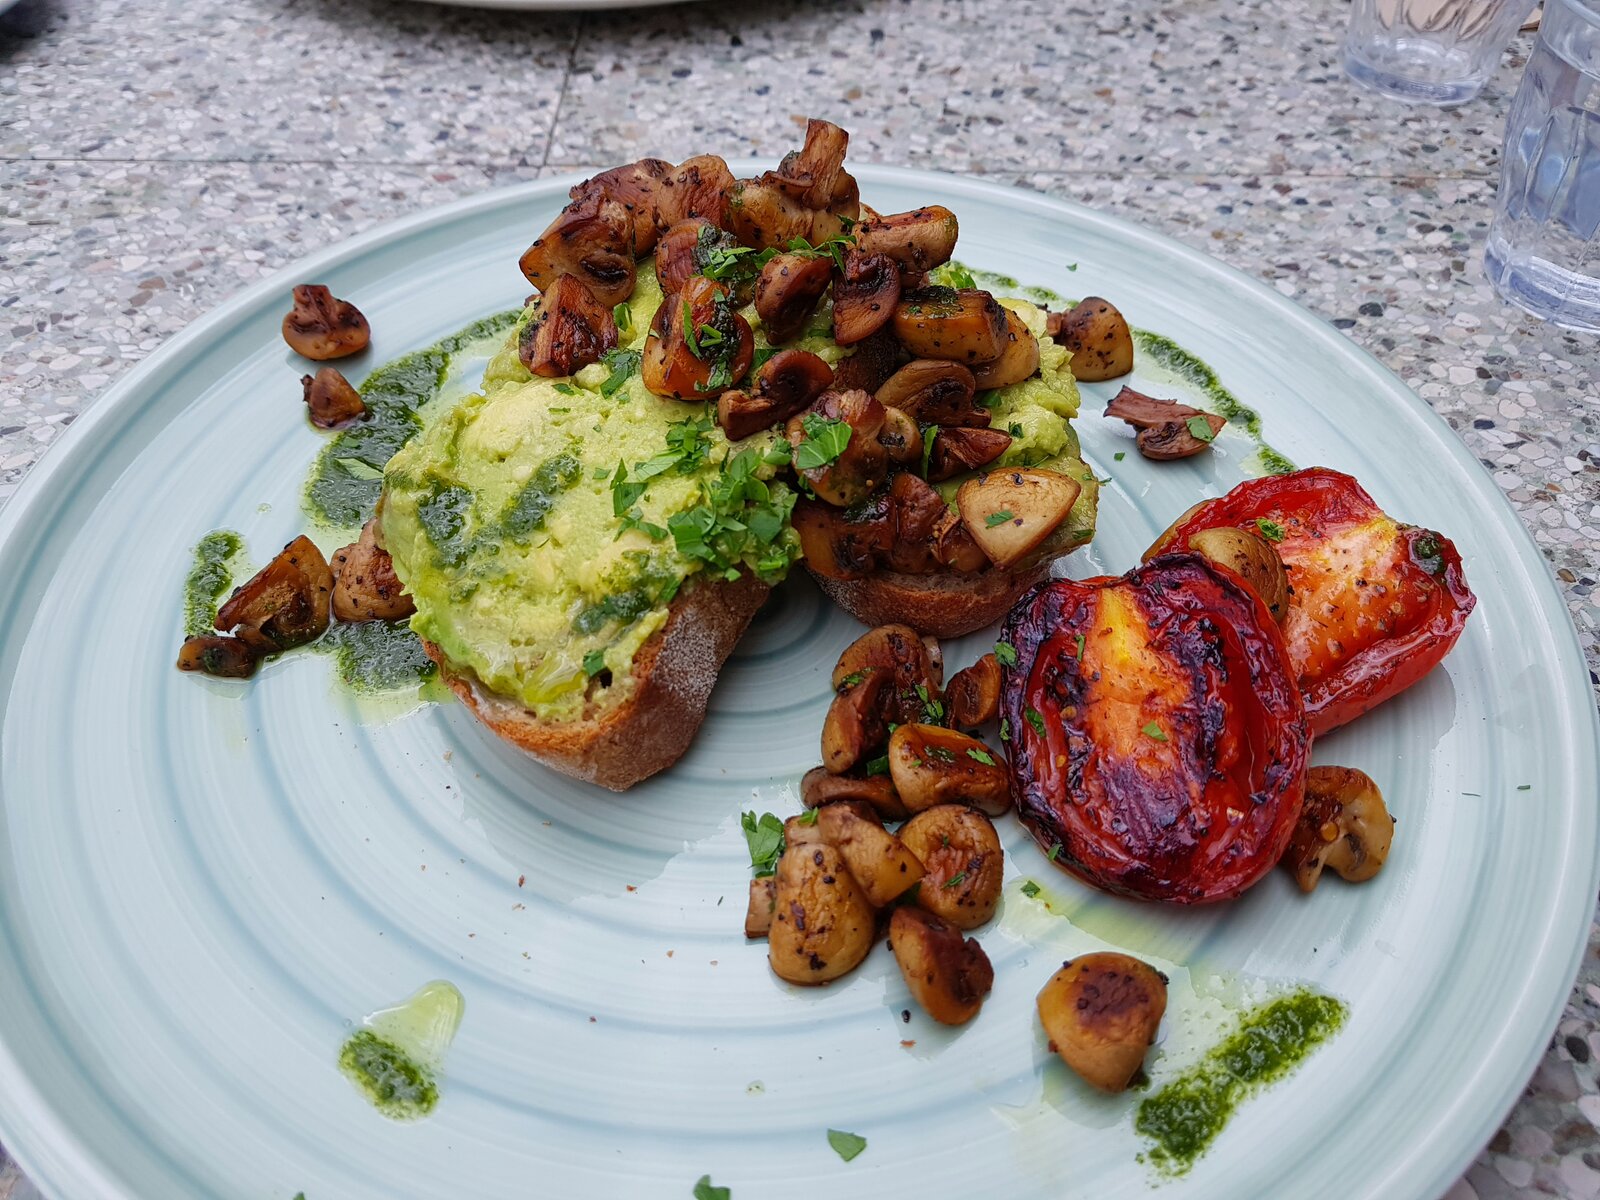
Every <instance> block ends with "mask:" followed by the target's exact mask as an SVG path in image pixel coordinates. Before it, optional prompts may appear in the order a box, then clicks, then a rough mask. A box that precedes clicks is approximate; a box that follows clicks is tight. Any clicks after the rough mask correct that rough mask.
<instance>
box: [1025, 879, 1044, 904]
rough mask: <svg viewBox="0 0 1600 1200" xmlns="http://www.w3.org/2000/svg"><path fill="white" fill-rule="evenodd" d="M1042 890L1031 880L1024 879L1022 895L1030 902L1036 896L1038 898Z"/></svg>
mask: <svg viewBox="0 0 1600 1200" xmlns="http://www.w3.org/2000/svg"><path fill="white" fill-rule="evenodd" d="M1041 890H1042V889H1041V888H1040V887H1039V885H1038V884H1037V883H1035V882H1034V881H1033V880H1031V879H1024V880H1023V881H1022V894H1023V895H1024V896H1026V897H1027V898H1028V899H1029V900H1032V899H1033V898H1034V897H1035V896H1037V895H1038V894H1039V892H1040V891H1041Z"/></svg>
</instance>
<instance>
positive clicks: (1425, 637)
mask: <svg viewBox="0 0 1600 1200" xmlns="http://www.w3.org/2000/svg"><path fill="white" fill-rule="evenodd" d="M1219 525H1234V526H1243V527H1244V528H1247V529H1250V530H1252V531H1254V532H1258V533H1260V534H1261V535H1262V536H1263V537H1265V538H1266V539H1267V541H1268V542H1270V543H1272V544H1273V546H1274V548H1275V549H1276V550H1277V551H1278V555H1279V557H1280V558H1282V559H1283V565H1284V569H1285V570H1286V571H1287V572H1288V576H1289V611H1288V615H1287V616H1286V617H1285V619H1284V622H1283V635H1284V639H1285V641H1287V642H1288V645H1289V661H1290V663H1291V664H1292V666H1293V669H1294V674H1295V678H1296V680H1297V681H1298V683H1299V687H1300V693H1301V695H1302V696H1303V697H1304V698H1305V705H1306V719H1307V721H1308V722H1309V723H1310V725H1311V732H1312V733H1313V734H1322V733H1327V732H1328V731H1329V730H1330V729H1337V728H1338V727H1339V726H1340V725H1343V724H1344V723H1345V722H1347V721H1352V720H1354V719H1355V718H1356V717H1359V716H1360V715H1361V714H1362V713H1364V712H1366V711H1367V710H1368V709H1369V708H1372V707H1373V706H1374V705H1377V704H1381V703H1382V702H1383V701H1385V700H1387V699H1389V697H1391V696H1394V695H1398V694H1399V693H1400V692H1403V691H1404V690H1405V689H1406V688H1408V687H1410V686H1411V685H1412V684H1413V683H1415V682H1416V681H1417V680H1419V679H1421V678H1422V677H1423V676H1424V675H1426V674H1427V673H1428V672H1429V671H1431V670H1433V668H1434V667H1436V666H1438V665H1439V661H1440V660H1441V659H1442V658H1444V656H1445V655H1446V654H1448V653H1449V652H1450V647H1452V646H1454V645H1455V644H1456V640H1457V639H1458V638H1459V637H1460V636H1461V630H1462V629H1463V628H1464V627H1465V626H1466V623H1467V615H1468V614H1469V613H1471V612H1472V607H1473V605H1474V604H1476V603H1477V599H1476V597H1474V596H1473V594H1472V592H1471V591H1469V590H1468V588H1467V580H1466V576H1465V575H1464V574H1463V573H1462V570H1461V555H1460V554H1458V553H1457V552H1456V548H1455V546H1454V545H1453V544H1452V543H1451V541H1450V539H1449V538H1447V537H1445V536H1443V535H1442V534H1438V533H1434V532H1433V531H1432V530H1430V529H1419V528H1418V527H1417V526H1415V525H1402V524H1400V523H1399V522H1397V521H1395V520H1394V519H1393V518H1392V517H1390V516H1388V515H1386V514H1385V513H1384V511H1383V510H1382V509H1381V508H1379V507H1378V506H1377V504H1375V503H1374V502H1373V499H1372V497H1371V496H1369V495H1367V493H1366V492H1365V491H1364V490H1363V489H1362V487H1361V485H1360V484H1359V483H1357V482H1356V481H1355V480H1354V479H1352V478H1350V476H1348V475H1342V474H1340V473H1339V472H1338V471H1330V470H1328V469H1327V468H1325V467H1311V468H1308V469H1307V470H1304V471H1295V472H1293V473H1292V474H1289V475H1269V476H1267V477H1265V478H1263V479H1251V480H1247V481H1246V482H1244V483H1241V484H1240V485H1239V486H1238V487H1236V488H1234V489H1233V490H1232V491H1231V492H1229V493H1228V494H1227V495H1226V496H1223V497H1221V498H1220V499H1217V500H1206V501H1203V502H1202V503H1200V504H1197V505H1196V506H1195V507H1194V508H1192V509H1190V510H1189V511H1188V512H1186V513H1184V514H1183V516H1181V517H1179V518H1178V520H1177V521H1176V522H1175V523H1174V524H1173V526H1172V528H1171V529H1169V530H1167V532H1166V533H1164V534H1162V536H1161V537H1160V539H1158V540H1157V542H1156V544H1155V545H1154V546H1152V547H1151V548H1150V550H1149V552H1148V553H1147V554H1146V557H1147V558H1148V557H1149V556H1150V555H1153V554H1160V553H1163V552H1165V551H1167V550H1182V549H1184V548H1186V547H1187V545H1188V539H1189V538H1190V537H1192V536H1194V535H1195V534H1196V533H1199V532H1200V531H1201V530H1202V529H1210V528H1213V527H1215V526H1219Z"/></svg>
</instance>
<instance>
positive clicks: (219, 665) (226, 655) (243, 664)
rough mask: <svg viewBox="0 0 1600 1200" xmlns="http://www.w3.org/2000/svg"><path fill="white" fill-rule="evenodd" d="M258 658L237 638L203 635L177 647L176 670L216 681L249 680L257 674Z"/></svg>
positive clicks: (252, 648)
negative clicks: (200, 674)
mask: <svg viewBox="0 0 1600 1200" xmlns="http://www.w3.org/2000/svg"><path fill="white" fill-rule="evenodd" d="M260 657H261V656H260V654H259V653H258V652H257V651H256V650H255V648H254V647H252V646H251V645H250V644H249V643H247V642H245V641H243V640H242V639H240V638H236V637H223V636H220V635H218V634H206V635H203V636H200V637H192V638H188V639H187V640H186V641H185V642H184V643H183V645H182V646H180V647H179V648H178V670H180V671H200V672H203V673H204V674H206V675H214V676H216V677H217V678H218V679H248V678H249V677H250V676H252V675H254V674H255V673H256V663H257V662H258V660H259V659H260Z"/></svg>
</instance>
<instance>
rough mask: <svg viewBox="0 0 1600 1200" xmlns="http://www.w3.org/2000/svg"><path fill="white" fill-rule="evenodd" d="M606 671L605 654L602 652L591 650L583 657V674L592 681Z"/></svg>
mask: <svg viewBox="0 0 1600 1200" xmlns="http://www.w3.org/2000/svg"><path fill="white" fill-rule="evenodd" d="M605 669H606V652H605V651H604V650H591V651H589V653H587V654H585V655H584V656H583V673H584V674H585V675H587V676H588V677H589V678H590V679H593V678H594V677H595V676H596V675H598V674H600V672H601V671H604V670H605Z"/></svg>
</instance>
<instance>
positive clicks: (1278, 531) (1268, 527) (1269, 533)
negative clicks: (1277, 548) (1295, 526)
mask: <svg viewBox="0 0 1600 1200" xmlns="http://www.w3.org/2000/svg"><path fill="white" fill-rule="evenodd" d="M1256 532H1257V533H1259V534H1260V535H1261V536H1262V537H1264V538H1266V539H1267V541H1269V542H1274V543H1276V542H1281V541H1283V526H1282V525H1279V524H1278V523H1277V522H1276V521H1269V520H1267V518H1265V517H1257V518H1256Z"/></svg>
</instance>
